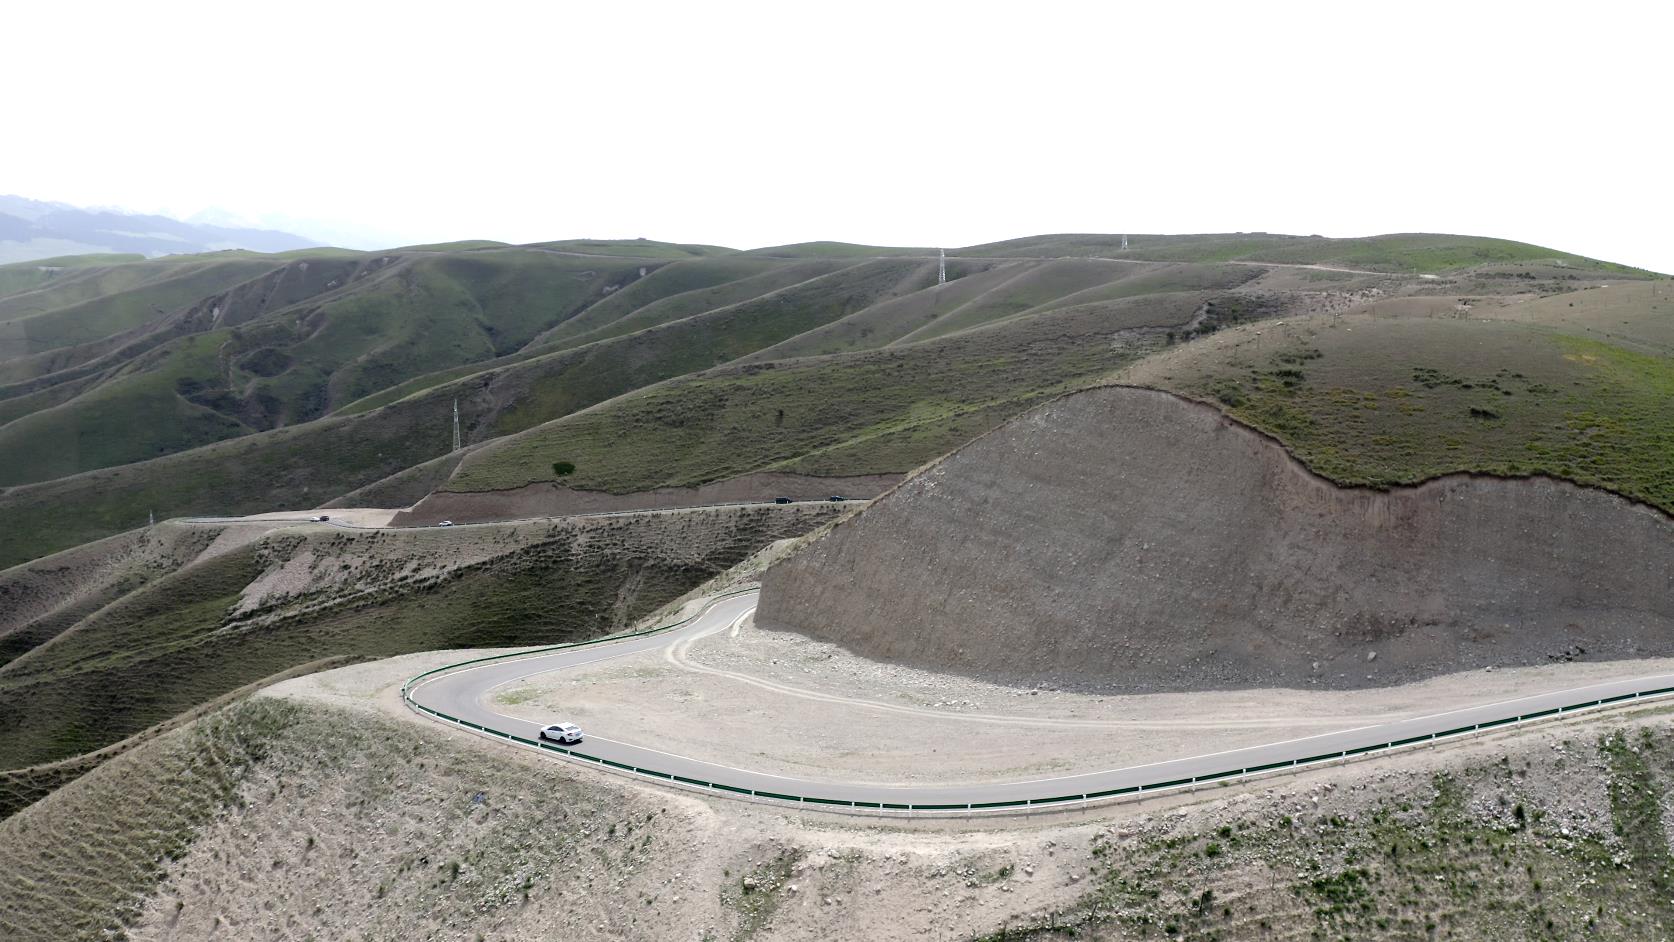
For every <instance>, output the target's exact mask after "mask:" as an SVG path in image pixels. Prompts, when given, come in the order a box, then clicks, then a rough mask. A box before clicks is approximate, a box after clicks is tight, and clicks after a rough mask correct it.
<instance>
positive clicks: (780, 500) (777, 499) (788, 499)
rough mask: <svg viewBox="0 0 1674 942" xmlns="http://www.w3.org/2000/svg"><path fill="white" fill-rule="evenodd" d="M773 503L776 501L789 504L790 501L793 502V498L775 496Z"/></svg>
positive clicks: (776, 502)
mask: <svg viewBox="0 0 1674 942" xmlns="http://www.w3.org/2000/svg"><path fill="white" fill-rule="evenodd" d="M773 503H775V504H788V503H791V499H790V498H789V497H775V498H773Z"/></svg>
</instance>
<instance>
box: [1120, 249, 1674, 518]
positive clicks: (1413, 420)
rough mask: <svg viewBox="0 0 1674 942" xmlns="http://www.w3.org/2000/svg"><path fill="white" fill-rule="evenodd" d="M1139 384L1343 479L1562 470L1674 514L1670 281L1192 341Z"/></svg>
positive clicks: (1139, 372)
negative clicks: (1203, 408) (1187, 400)
mask: <svg viewBox="0 0 1674 942" xmlns="http://www.w3.org/2000/svg"><path fill="white" fill-rule="evenodd" d="M1374 310H1377V309H1376V308H1374ZM1126 378H1127V379H1129V380H1131V381H1133V382H1137V383H1141V384H1145V385H1155V386H1159V387H1161V388H1165V389H1170V390H1174V391H1176V392H1179V393H1181V394H1183V395H1188V396H1192V397H1194V398H1198V399H1202V400H1205V401H1209V402H1214V403H1216V404H1218V405H1219V406H1220V407H1221V408H1223V409H1225V410H1226V411H1227V412H1228V413H1229V414H1231V415H1233V416H1235V417H1237V418H1238V419H1240V420H1241V421H1244V422H1246V423H1248V424H1250V425H1252V426H1254V427H1256V428H1258V429H1261V430H1262V431H1264V432H1267V433H1269V434H1271V435H1273V436H1275V437H1277V438H1278V439H1279V440H1280V441H1282V442H1284V443H1285V445H1286V447H1288V448H1289V449H1290V450H1291V451H1292V452H1293V453H1294V454H1295V455H1296V456H1297V457H1299V458H1301V459H1302V460H1303V461H1304V462H1306V463H1307V464H1308V465H1309V466H1310V467H1312V468H1313V469H1314V470H1316V471H1318V472H1319V473H1320V474H1323V475H1325V476H1327V477H1330V478H1332V479H1334V480H1338V481H1342V482H1344V483H1353V484H1370V485H1378V486H1383V485H1390V484H1406V483H1413V482H1416V481H1421V480H1425V479H1427V478H1432V477H1436V476H1438V475H1441V474H1446V473H1450V472H1455V471H1476V472H1481V473H1485V474H1497V475H1529V474H1550V475H1554V476H1557V477H1562V478H1567V479H1569V480H1572V481H1576V482H1578V483H1581V484H1590V485H1594V486H1598V487H1604V488H1608V489H1610V490H1613V491H1616V492H1617V493H1620V494H1623V495H1625V496H1628V497H1632V498H1635V499H1637V500H1641V501H1645V502H1647V503H1650V504H1654V505H1656V506H1658V507H1661V508H1663V509H1664V510H1667V511H1669V512H1671V513H1674V412H1671V411H1670V410H1669V408H1668V403H1669V402H1670V401H1674V399H1671V397H1674V286H1671V285H1670V284H1669V283H1668V282H1666V281H1656V282H1632V283H1625V284H1620V285H1615V286H1612V287H1609V288H1596V289H1590V290H1584V291H1579V292H1574V293H1571V294H1565V295H1558V296H1554V297H1550V298H1546V299H1542V300H1538V301H1531V302H1527V303H1523V304H1518V305H1512V306H1499V305H1495V304H1493V303H1492V302H1482V303H1479V304H1478V305H1477V306H1476V307H1475V308H1474V309H1470V310H1468V311H1467V310H1464V309H1455V308H1451V307H1450V308H1448V309H1444V310H1443V311H1441V312H1439V313H1434V314H1430V315H1428V316H1426V315H1423V314H1394V313H1391V314H1385V315H1380V314H1377V313H1372V314H1365V315H1356V316H1348V317H1341V318H1337V317H1332V316H1319V317H1314V318H1307V319H1298V320H1292V321H1289V322H1287V323H1286V324H1284V325H1283V326H1282V327H1274V326H1268V327H1264V328H1262V330H1261V333H1259V334H1257V333H1256V332H1255V329H1254V328H1251V329H1249V330H1247V331H1243V332H1234V333H1233V334H1230V335H1224V336H1221V337H1216V338H1212V339H1208V340H1204V341H1199V342H1197V343H1195V344H1191V345H1188V346H1185V347H1181V348H1178V349H1176V350H1174V351H1171V352H1170V353H1168V354H1166V355H1164V356H1160V357H1158V358H1156V359H1154V360H1152V361H1148V362H1145V363H1142V364H1140V365H1138V366H1136V367H1135V368H1134V369H1133V370H1132V371H1131V372H1130V373H1129V374H1128V375H1127V377H1126Z"/></svg>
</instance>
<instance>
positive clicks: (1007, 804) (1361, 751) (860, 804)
mask: <svg viewBox="0 0 1674 942" xmlns="http://www.w3.org/2000/svg"><path fill="white" fill-rule="evenodd" d="M754 591H757V590H755V589H737V590H734V591H732V592H723V593H721V594H720V595H717V596H715V598H714V599H713V600H712V601H711V602H710V603H709V604H708V605H706V606H704V608H703V610H702V611H700V612H698V613H697V614H696V615H693V616H691V617H690V618H685V619H682V620H680V621H677V622H674V623H672V624H668V625H660V626H658V627H656V628H647V629H645V630H644V631H634V632H629V633H628V634H621V635H610V636H607V637H603V638H591V639H589V640H586V641H571V642H567V643H564V644H555V645H551V646H548V647H544V648H533V649H530V650H527V651H514V652H511V653H508V654H492V655H489V656H487V657H479V658H472V659H470V660H466V661H459V662H458V663H454V664H447V665H444V666H442V667H437V668H433V669H431V670H427V671H425V672H424V673H422V674H416V675H414V676H412V677H409V678H407V680H406V682H405V683H403V684H402V685H401V699H402V700H403V701H404V702H405V703H406V704H407V706H408V707H410V708H412V709H414V710H417V711H419V712H421V713H428V714H430V715H431V716H434V717H436V718H438V719H443V720H447V721H449V722H451V723H457V724H459V725H461V726H465V727H468V728H470V729H474V730H478V731H481V732H484V733H488V734H491V735H494V736H499V737H501V738H503V739H508V740H511V741H513V742H517V743H522V744H524V745H528V746H534V747H537V748H540V749H545V750H548V751H551V752H558V753H561V754H563V755H566V756H569V757H570V758H573V759H585V760H587V761H588V762H593V763H596V764H599V765H606V766H609V767H611V768H615V769H621V770H623V771H626V772H633V773H635V774H639V775H648V776H651V777H653V778H657V779H661V780H663V781H672V782H679V783H681V784H683V785H691V786H694V787H697V788H708V789H713V790H716V791H723V792H730V793H732V794H736V795H747V796H750V797H755V798H771V799H775V800H778V801H790V802H796V803H798V804H815V805H825V806H830V807H846V808H868V809H878V810H881V811H984V810H995V809H1003V808H1030V807H1040V806H1043V805H1055V804H1064V803H1068V802H1077V801H1091V800H1094V799H1099V798H1111V797H1115V796H1117V795H1132V794H1139V793H1143V792H1152V791H1161V790H1163V789H1168V788H1180V787H1182V786H1188V785H1194V784H1197V783H1199V782H1212V781H1217V780H1220V779H1227V778H1234V777H1237V776H1243V775H1254V774H1258V773H1261V772H1271V771H1273V770H1275V769H1285V768H1296V767H1300V766H1304V765H1312V764H1314V763H1316V762H1330V761H1333V760H1336V759H1342V758H1347V757H1349V756H1358V755H1365V754H1367V753H1372V752H1379V751H1381V750H1384V749H1394V748H1396V747H1398V746H1408V745H1412V744H1414V743H1420V742H1430V741H1433V740H1437V739H1444V738H1447V737H1449V736H1459V735H1463V734H1465V733H1473V732H1476V731H1478V730H1483V729H1491V728H1494V727H1498V726H1505V725H1507V724H1510V723H1519V722H1523V721H1525V720H1533V719H1540V718H1543V717H1548V716H1553V715H1556V714H1561V713H1565V712H1568V711H1571V710H1581V709H1587V708H1590V707H1597V706H1606V705H1609V704H1612V703H1620V702H1622V701H1625V700H1633V699H1640V698H1645V697H1658V696H1665V695H1667V694H1674V687H1661V688H1658V689H1656V690H1646V691H1639V692H1636V693H1624V694H1618V695H1616V696H1613V697H1604V698H1602V699H1597V700H1585V701H1582V702H1580V703H1575V704H1570V705H1567V706H1560V707H1552V708H1550V709H1546V710H1539V711H1536V712H1534V713H1524V714H1522V715H1520V716H1512V717H1506V718H1504V719H1498V720H1488V721H1486V722H1482V723H1476V724H1473V725H1470V726H1459V727H1455V728H1453V729H1449V730H1445V731H1443V732H1439V733H1424V734H1421V735H1418V736H1409V737H1407V738H1405V739H1397V740H1393V741H1391V742H1385V743H1374V744H1372V745H1367V746H1357V747H1355V748H1353V749H1347V750H1340V751H1337V752H1327V753H1322V754H1320V755H1316V756H1309V757H1307V758H1305V759H1286V760H1282V761H1279V762H1269V763H1267V764H1265V765H1255V766H1250V767H1248V768H1242V769H1228V770H1226V771H1224V772H1211V773H1209V774H1206V775H1199V776H1195V777H1192V778H1178V779H1173V780H1172V781H1167V782H1155V783H1150V784H1144V785H1128V786H1125V787H1122V788H1110V789H1105V790H1104V791H1097V792H1088V793H1085V794H1076V795H1058V796H1054V797H1050V798H1018V799H1011V800H1007V801H981V802H968V803H963V804H900V803H894V802H887V801H883V802H877V801H851V800H848V799H843V798H814V797H809V796H805V795H789V794H784V793H780V792H767V791H758V790H755V789H749V788H740V787H738V786H736V785H723V784H721V783H720V782H706V781H704V780H702V779H696V778H688V777H686V776H684V775H675V774H672V773H669V772H660V771H658V770H656V769H646V768H640V767H638V766H634V765H629V764H627V763H624V762H617V761H615V760H612V759H603V758H600V757H598V756H590V755H587V754H586V753H583V752H575V751H574V750H570V749H565V748H562V747H560V746H555V745H552V744H551V743H548V742H544V741H536V740H532V739H524V738H523V737H522V736H517V735H513V734H512V733H508V732H504V731H502V730H497V729H490V728H489V727H486V726H481V725H479V724H476V723H473V722H471V721H470V720H465V719H460V718H459V717H456V716H450V715H448V714H446V713H443V712H442V711H440V710H433V709H431V708H430V707H427V706H424V705H423V704H421V703H418V702H416V701H414V700H413V699H412V696H411V691H412V688H413V685H414V684H416V683H418V682H419V681H421V680H423V679H425V678H426V677H432V676H435V675H437V674H442V673H446V672H448V671H452V670H455V669H457V668H461V667H470V666H472V665H476V664H486V663H489V662H491V661H503V660H509V659H512V658H521V657H539V656H541V655H545V654H551V653H553V652H555V651H564V650H568V649H570V648H580V647H586V646H588V645H595V644H609V643H611V642H615V641H627V640H629V639H631V638H643V637H646V636H648V635H654V634H658V633H660V632H665V631H669V630H672V629H674V628H679V627H681V626H682V625H686V624H688V623H690V622H692V621H693V620H695V619H697V618H701V617H702V616H703V615H704V613H705V612H707V611H708V610H709V609H710V608H711V607H713V606H714V604H715V603H716V602H720V601H721V600H722V599H728V598H732V597H733V596H735V595H744V594H746V593H749V592H754Z"/></svg>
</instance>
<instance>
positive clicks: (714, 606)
mask: <svg viewBox="0 0 1674 942" xmlns="http://www.w3.org/2000/svg"><path fill="white" fill-rule="evenodd" d="M756 597H757V596H756V593H755V592H748V593H743V594H737V595H732V596H723V597H721V598H719V599H717V600H715V601H713V602H712V603H710V605H709V606H708V607H707V608H706V609H704V610H703V611H702V612H701V613H700V614H699V615H698V616H696V617H694V618H692V619H690V620H689V621H687V622H685V623H682V624H680V625H678V626H675V627H671V628H668V629H666V630H662V631H657V632H653V633H648V634H643V635H638V636H633V637H628V638H625V639H623V640H620V641H609V642H602V643H592V644H583V645H576V646H571V647H567V648H563V649H559V650H553V651H550V652H546V653H535V654H532V655H529V656H524V657H512V658H507V659H499V660H492V661H489V662H488V663H472V662H467V664H466V665H461V666H458V667H457V669H443V670H442V671H441V672H433V673H431V674H427V675H420V677H418V678H414V679H413V680H412V681H409V682H408V684H407V686H406V687H404V688H403V693H404V696H405V697H406V699H407V702H408V704H409V705H410V706H412V707H414V708H416V709H417V710H419V711H420V712H422V713H425V714H429V715H432V716H435V715H437V714H440V717H439V718H441V719H443V720H444V721H464V722H465V723H467V724H469V725H471V726H474V727H476V728H478V729H480V730H481V731H483V732H485V733H488V734H489V735H494V736H498V737H500V738H508V737H510V738H515V739H519V740H523V741H524V745H530V746H537V747H538V748H542V749H545V750H548V751H551V752H553V753H555V754H563V755H567V756H568V757H570V758H573V759H577V760H580V761H584V762H590V763H602V764H605V765H608V766H611V767H614V768H618V769H620V770H624V771H628V772H631V773H638V774H641V775H647V776H649V777H652V778H656V779H660V780H664V781H668V782H670V783H672V784H677V785H682V786H685V787H695V788H698V789H700V790H709V791H716V792H721V793H727V794H733V795H747V796H750V797H756V798H767V799H774V800H780V801H795V802H799V803H804V804H806V803H813V804H818V805H822V806H837V807H839V808H842V807H848V808H858V809H877V810H881V811H901V812H912V811H927V812H939V813H954V814H959V813H971V812H976V811H988V810H1008V811H1015V810H1026V809H1028V808H1033V807H1042V808H1048V807H1050V808H1062V807H1063V806H1064V805H1065V804H1066V803H1078V802H1090V801H1097V800H1102V799H1107V798H1114V797H1118V796H1122V795H1131V794H1135V793H1139V792H1152V791H1160V790H1165V789H1178V788H1187V787H1191V786H1194V785H1199V784H1202V783H1205V782H1212V781H1222V780H1227V779H1234V778H1239V777H1245V776H1249V775H1257V774H1263V773H1270V772H1276V771H1280V770H1284V769H1291V768H1295V767H1297V766H1301V765H1308V764H1313V763H1319V762H1330V761H1334V760H1337V759H1343V758H1347V757H1350V756H1355V755H1361V754H1365V753H1369V752H1376V751H1380V750H1385V749H1391V748H1400V747H1405V746H1413V745H1418V744H1420V743H1427V742H1431V741H1434V740H1436V739H1440V738H1444V737H1452V736H1459V735H1465V734H1469V733H1473V732H1477V731H1479V730H1482V729H1489V728H1497V727H1499V726H1504V725H1509V724H1512V723H1518V722H1524V721H1528V720H1534V719H1541V718H1546V717H1551V716H1555V715H1558V714H1561V713H1570V712H1574V711H1577V710H1583V709H1593V708H1597V707H1602V706H1609V705H1612V704H1618V703H1622V702H1625V701H1630V700H1637V699H1643V698H1646V697H1653V696H1665V695H1668V694H1670V693H1674V674H1660V675H1653V676H1648V677H1639V678H1633V679H1628V680H1616V681H1610V682H1606V683H1599V684H1593V685H1589V686H1584V687H1575V688H1570V689H1565V690H1556V691H1551V692H1548V693H1542V694H1536V695H1533V696H1528V697H1522V698H1518V699H1514V700H1503V701H1499V702H1495V703H1486V704H1481V705H1478V706H1472V707H1468V708H1465V709H1460V710H1454V711H1450V712H1446V713H1437V714H1432V715H1427V716H1420V717H1412V718H1408V719H1403V720H1399V721H1395V722H1390V723H1384V724H1377V725H1370V726H1360V727H1356V728H1352V729H1344V730H1338V731H1334V732H1330V733H1325V734H1322V735H1318V736H1309V737H1306V738H1302V739H1292V740H1287V741H1284V742H1275V743H1270V744H1267V745H1262V746H1252V747H1248V748H1243V749H1234V750H1230V751H1225V752H1217V753H1211V754H1206V755H1194V756H1186V757H1182V758H1179V759H1173V760H1170V761H1166V762H1156V763H1149V764H1146V765H1137V766H1130V767H1126V768H1117V769H1103V770H1097V771H1089V772H1083V773H1078V774H1074V775H1065V776H1058V777H1053V778H1042V779H1032V780H1028V781H1017V782H993V783H982V784H969V785H927V786H917V785H914V786H880V785H867V784H854V783H844V782H828V781H820V780H816V779H806V778H788V777H785V776H779V775H770V774H767V773H764V772H754V771H751V770H749V769H740V768H734V767H731V766H726V765H720V764H717V763H713V762H705V761H703V760H701V759H695V758H691V757H688V756H681V755H674V754H671V753H667V752H661V751H658V750H655V749H648V748H645V747H643V746H636V745H634V744H632V743H629V742H623V741H620V740H617V739H613V738H611V731H610V729H608V728H602V729H600V728H592V729H588V730H587V738H586V740H585V741H584V742H583V743H582V744H581V745H579V746H577V747H573V748H560V747H557V746H555V745H551V744H538V745H537V744H536V743H535V742H534V741H535V740H536V738H537V737H538V736H539V733H540V724H537V723H533V722H530V721H528V720H524V719H519V718H517V717H511V716H506V715H504V714H502V713H498V712H496V711H495V710H494V709H493V707H492V706H490V695H491V692H492V691H493V690H494V689H495V688H497V687H500V686H502V685H504V684H508V683H512V682H515V681H520V680H524V679H526V678H530V677H534V676H536V675H540V674H548V673H552V672H555V671H562V670H568V669H571V668H576V667H581V666H583V665H587V664H595V663H598V662H599V661H604V660H610V659H612V658H618V657H625V656H627V655H631V654H637V653H641V652H645V651H652V650H657V649H660V648H669V649H673V648H674V647H675V646H676V645H679V644H681V643H682V642H684V641H689V640H691V639H694V638H696V637H699V636H702V635H705V634H709V633H712V632H716V631H721V630H725V629H727V628H728V627H730V626H732V625H734V624H736V623H737V622H738V621H740V620H741V619H743V618H744V617H745V616H746V615H748V614H750V613H751V612H752V611H754V609H755V606H756ZM801 721H805V722H814V721H815V720H813V719H809V718H806V717H805V718H803V719H802V720H801ZM715 728H716V735H717V736H736V735H746V736H747V735H748V732H747V731H743V730H738V729H737V728H736V727H734V726H732V725H731V724H729V723H728V722H727V719H726V718H725V717H716V718H715Z"/></svg>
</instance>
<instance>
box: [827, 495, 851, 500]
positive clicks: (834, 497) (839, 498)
mask: <svg viewBox="0 0 1674 942" xmlns="http://www.w3.org/2000/svg"><path fill="white" fill-rule="evenodd" d="M826 500H848V498H847V497H844V496H843V495H841V494H833V495H831V496H830V497H827V498H826Z"/></svg>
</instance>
